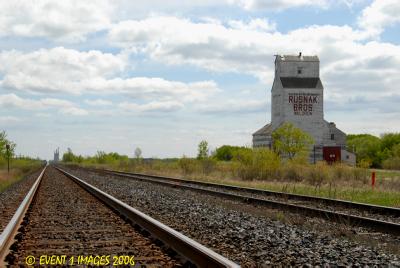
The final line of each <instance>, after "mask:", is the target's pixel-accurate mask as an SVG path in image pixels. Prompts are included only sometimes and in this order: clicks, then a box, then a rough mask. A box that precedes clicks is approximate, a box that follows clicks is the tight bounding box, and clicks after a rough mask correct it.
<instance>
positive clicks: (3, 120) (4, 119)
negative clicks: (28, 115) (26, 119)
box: [0, 116, 22, 124]
mask: <svg viewBox="0 0 400 268" xmlns="http://www.w3.org/2000/svg"><path fill="white" fill-rule="evenodd" d="M20 121H22V119H21V118H19V117H15V116H0V123H1V124H10V123H17V122H20Z"/></svg>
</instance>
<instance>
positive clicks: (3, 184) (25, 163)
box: [0, 159, 41, 193]
mask: <svg viewBox="0 0 400 268" xmlns="http://www.w3.org/2000/svg"><path fill="white" fill-rule="evenodd" d="M40 166H41V162H40V161H37V160H31V159H13V160H12V162H11V169H10V173H8V172H7V166H4V165H2V166H0V193H2V192H3V191H5V190H6V189H7V188H8V187H10V186H11V185H13V184H14V183H16V182H18V181H20V180H21V179H22V178H24V176H26V175H27V174H29V173H30V172H32V171H34V170H36V169H38V168H39V167H40Z"/></svg>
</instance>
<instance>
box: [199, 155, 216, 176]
mask: <svg viewBox="0 0 400 268" xmlns="http://www.w3.org/2000/svg"><path fill="white" fill-rule="evenodd" d="M199 161H200V163H201V168H202V171H203V174H205V175H208V174H210V173H211V172H213V171H214V170H215V166H216V163H217V161H216V160H214V159H212V158H205V159H201V160H199Z"/></svg>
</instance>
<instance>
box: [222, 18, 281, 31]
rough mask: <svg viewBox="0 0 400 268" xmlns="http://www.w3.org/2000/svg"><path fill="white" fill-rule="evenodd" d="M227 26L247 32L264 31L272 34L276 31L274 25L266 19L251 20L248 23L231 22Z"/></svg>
mask: <svg viewBox="0 0 400 268" xmlns="http://www.w3.org/2000/svg"><path fill="white" fill-rule="evenodd" d="M228 25H229V26H230V27H232V28H233V29H238V30H245V31H246V30H247V31H249V30H250V31H266V32H273V31H275V30H276V23H274V22H270V21H269V20H268V19H260V18H257V19H252V20H251V21H250V22H249V23H245V22H243V21H241V20H231V21H229V22H228Z"/></svg>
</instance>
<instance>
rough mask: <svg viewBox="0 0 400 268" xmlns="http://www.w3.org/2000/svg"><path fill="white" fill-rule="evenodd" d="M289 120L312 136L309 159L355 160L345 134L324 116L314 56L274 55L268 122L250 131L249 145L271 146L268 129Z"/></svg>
mask: <svg viewBox="0 0 400 268" xmlns="http://www.w3.org/2000/svg"><path fill="white" fill-rule="evenodd" d="M285 122H290V123H292V124H294V125H295V126H296V127H298V128H300V129H302V130H303V131H305V132H307V133H309V134H310V135H311V136H312V137H313V139H314V142H315V144H314V146H313V148H310V149H311V152H310V162H314V163H315V162H316V161H320V160H326V161H327V162H334V161H343V162H348V163H349V164H355V155H354V154H353V153H351V152H349V151H347V150H346V134H345V133H344V132H343V131H341V130H340V129H338V128H337V127H336V125H335V123H332V122H328V121H326V120H325V119H324V87H323V85H322V82H321V79H320V77H319V59H318V56H303V55H302V54H301V53H300V54H299V55H295V56H293V55H277V56H276V58H275V79H274V82H273V85H272V90H271V123H269V124H266V125H265V126H263V127H262V128H261V129H259V130H258V131H256V132H255V133H254V134H253V147H270V148H271V147H272V143H273V140H272V132H273V131H274V130H275V129H277V128H279V127H280V126H281V125H282V124H283V123H285Z"/></svg>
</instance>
